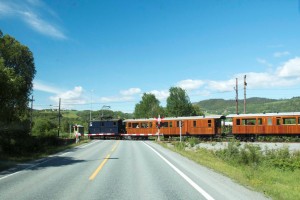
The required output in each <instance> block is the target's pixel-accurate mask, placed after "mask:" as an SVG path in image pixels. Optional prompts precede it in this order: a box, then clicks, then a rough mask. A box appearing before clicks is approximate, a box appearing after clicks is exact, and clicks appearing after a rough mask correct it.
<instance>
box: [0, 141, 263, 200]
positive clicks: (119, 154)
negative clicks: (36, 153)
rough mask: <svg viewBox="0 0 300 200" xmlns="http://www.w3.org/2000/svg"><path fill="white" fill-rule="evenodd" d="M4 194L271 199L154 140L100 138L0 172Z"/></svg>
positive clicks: (3, 196)
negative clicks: (165, 147)
mask: <svg viewBox="0 0 300 200" xmlns="http://www.w3.org/2000/svg"><path fill="white" fill-rule="evenodd" d="M0 199H5V200H6V199H13V200H19V199H30V200H32V199H38V200H42V199H51V200H52V199H85V200H89V199H106V200H107V199H118V200H122V199H128V200H141V199H143V200H144V199H146V200H147V199H155V200H157V199H161V200H164V199H172V200H176V199H183V200H187V199H189V200H192V199H211V200H213V199H216V200H217V199H222V200H225V199H230V200H234V199H243V200H245V199H256V200H258V199H266V198H265V197H264V196H263V195H262V194H259V193H257V192H254V191H251V190H249V189H247V188H245V187H243V186H240V185H238V184H236V183H234V182H233V181H231V180H230V179H229V178H226V177H224V176H222V175H220V174H217V173H215V172H213V171H211V170H209V169H207V168H205V167H202V166H200V165H198V164H196V163H194V162H192V161H190V160H188V159H186V158H184V157H182V156H180V155H178V154H176V153H174V152H171V151H170V150H167V149H164V148H163V147H161V146H159V145H158V144H156V143H154V142H152V141H126V140H123V141H116V140H95V141H93V142H91V143H88V144H85V145H82V146H78V147H76V148H73V149H70V150H67V151H64V152H61V153H59V154H56V155H53V156H50V157H47V158H45V159H41V160H37V161H34V162H30V163H26V164H23V165H19V166H18V167H16V168H13V169H10V170H7V171H4V172H1V173H0Z"/></svg>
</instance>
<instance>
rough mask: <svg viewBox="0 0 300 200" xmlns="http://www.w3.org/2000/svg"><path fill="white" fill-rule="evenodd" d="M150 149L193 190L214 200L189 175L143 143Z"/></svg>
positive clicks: (208, 199) (209, 199)
mask: <svg viewBox="0 0 300 200" xmlns="http://www.w3.org/2000/svg"><path fill="white" fill-rule="evenodd" d="M143 143H144V144H145V145H146V146H147V147H148V148H150V149H151V150H152V151H153V152H154V153H156V154H157V155H158V156H159V157H160V158H161V159H162V160H163V161H165V162H166V163H167V164H168V165H169V166H170V167H171V168H172V169H174V170H175V171H176V172H177V173H178V174H179V175H180V176H181V177H182V178H184V180H186V181H187V182H188V183H189V184H190V185H191V186H192V187H193V188H195V189H196V190H197V191H198V192H199V193H200V194H201V195H202V196H204V197H205V198H206V199H207V200H214V198H213V197H212V196H210V195H209V194H208V193H207V192H206V191H205V190H203V189H202V188H201V187H200V186H199V185H197V184H196V183H195V182H194V181H193V180H192V179H190V178H189V177H188V176H187V175H185V174H184V173H183V172H182V171H180V170H179V169H178V168H177V167H175V166H174V165H173V164H172V163H170V161H168V160H167V159H166V158H165V157H163V156H162V155H161V154H160V153H158V152H157V151H156V150H155V149H154V148H153V147H151V146H150V145H149V144H147V143H145V142H143Z"/></svg>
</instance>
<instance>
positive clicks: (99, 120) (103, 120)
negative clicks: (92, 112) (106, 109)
mask: <svg viewBox="0 0 300 200" xmlns="http://www.w3.org/2000/svg"><path fill="white" fill-rule="evenodd" d="M119 120H122V119H93V120H92V121H91V122H107V121H109V122H116V121H119Z"/></svg>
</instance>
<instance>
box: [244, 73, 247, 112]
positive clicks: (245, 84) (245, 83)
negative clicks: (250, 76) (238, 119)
mask: <svg viewBox="0 0 300 200" xmlns="http://www.w3.org/2000/svg"><path fill="white" fill-rule="evenodd" d="M246 86H247V82H246V75H245V76H244V114H246Z"/></svg>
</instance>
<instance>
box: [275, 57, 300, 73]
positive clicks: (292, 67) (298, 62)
mask: <svg viewBox="0 0 300 200" xmlns="http://www.w3.org/2000/svg"><path fill="white" fill-rule="evenodd" d="M277 73H278V76H279V77H300V57H296V58H293V59H290V60H288V61H287V62H285V63H284V64H283V65H282V66H281V67H279V68H278V69H277Z"/></svg>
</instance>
